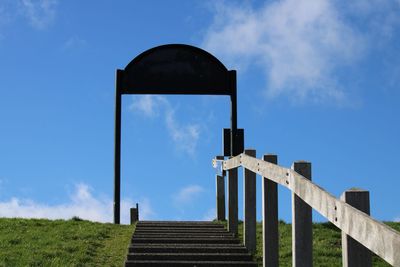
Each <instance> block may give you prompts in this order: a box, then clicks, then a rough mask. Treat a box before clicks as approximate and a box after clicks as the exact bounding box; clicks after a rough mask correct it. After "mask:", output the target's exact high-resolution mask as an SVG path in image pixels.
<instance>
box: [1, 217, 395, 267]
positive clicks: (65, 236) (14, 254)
mask: <svg viewBox="0 0 400 267" xmlns="http://www.w3.org/2000/svg"><path fill="white" fill-rule="evenodd" d="M387 224H388V225H389V226H391V227H392V228H394V229H395V230H397V231H400V223H387ZM133 231H134V227H133V226H129V225H113V224H103V223H94V222H88V221H80V220H68V221H64V220H55V221H50V220H38V219H6V218H0V266H1V267H3V266H7V267H8V266H12V267H14V266H122V265H123V262H124V260H125V257H126V253H127V247H128V245H129V242H130V238H131V236H132V232H133ZM279 232H280V233H279V234H280V244H279V246H280V251H279V255H280V266H291V264H292V252H291V241H292V237H291V224H286V223H284V222H280V224H279ZM242 233H243V224H242V223H240V224H239V236H240V237H242ZM261 233H262V224H261V223H257V252H256V254H255V259H256V260H257V262H258V263H259V264H260V265H261V264H262V236H261ZM313 242H314V245H313V255H314V266H321V267H323V266H342V252H341V234H340V231H339V229H337V228H336V227H335V226H334V225H333V224H331V223H315V224H314V225H313ZM373 266H389V265H388V264H387V263H385V262H384V261H383V260H381V259H379V258H378V257H376V256H374V262H373Z"/></svg>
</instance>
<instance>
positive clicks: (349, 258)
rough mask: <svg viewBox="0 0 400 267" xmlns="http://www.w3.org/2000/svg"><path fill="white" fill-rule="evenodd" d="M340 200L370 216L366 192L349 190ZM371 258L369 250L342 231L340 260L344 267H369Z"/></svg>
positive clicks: (367, 193)
mask: <svg viewBox="0 0 400 267" xmlns="http://www.w3.org/2000/svg"><path fill="white" fill-rule="evenodd" d="M341 200H343V201H345V202H346V203H348V204H349V205H351V206H353V207H355V208H356V209H358V210H360V211H362V212H365V213H366V214H368V215H369V214H370V209H369V192H368V191H365V190H360V189H350V190H347V191H345V192H344V193H343V194H342V196H341ZM371 256H372V255H371V252H370V251H369V249H367V248H366V247H364V246H363V245H362V244H360V243H359V242H357V241H356V240H354V239H353V238H352V237H351V236H348V235H347V234H346V233H345V232H343V231H342V260H343V266H344V267H371V266H372V258H371Z"/></svg>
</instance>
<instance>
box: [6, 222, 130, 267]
mask: <svg viewBox="0 0 400 267" xmlns="http://www.w3.org/2000/svg"><path fill="white" fill-rule="evenodd" d="M133 230H134V227H133V226H127V225H113V224H103V223H94V222H89V221H82V220H79V219H77V218H74V219H72V220H68V221H65V220H55V221H50V220H43V219H40V220H39V219H6V218H0V266H1V267H3V266H7V267H8V266H13V267H14V266H122V265H123V262H124V260H125V257H126V253H127V247H128V244H129V241H130V237H131V235H132V232H133Z"/></svg>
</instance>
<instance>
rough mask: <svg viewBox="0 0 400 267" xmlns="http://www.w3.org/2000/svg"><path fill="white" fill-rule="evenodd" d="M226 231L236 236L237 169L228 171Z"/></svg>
mask: <svg viewBox="0 0 400 267" xmlns="http://www.w3.org/2000/svg"><path fill="white" fill-rule="evenodd" d="M228 231H229V232H231V233H233V234H234V235H235V236H237V235H238V169H237V168H235V169H231V170H229V171H228Z"/></svg>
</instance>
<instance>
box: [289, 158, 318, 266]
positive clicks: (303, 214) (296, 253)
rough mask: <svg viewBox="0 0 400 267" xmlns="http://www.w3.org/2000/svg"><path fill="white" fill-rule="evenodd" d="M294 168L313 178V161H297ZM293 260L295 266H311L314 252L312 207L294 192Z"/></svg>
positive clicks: (308, 177)
mask: <svg viewBox="0 0 400 267" xmlns="http://www.w3.org/2000/svg"><path fill="white" fill-rule="evenodd" d="M292 169H293V170H294V171H296V172H297V173H299V174H301V175H302V176H304V177H305V178H307V179H309V180H311V163H310V162H305V161H297V162H295V163H293V165H292ZM292 254H293V256H292V260H293V264H292V266H293V267H311V266H312V264H313V254H312V209H311V207H310V206H309V205H308V204H307V203H305V202H304V201H303V200H302V199H301V198H299V197H298V196H297V195H296V194H295V193H292Z"/></svg>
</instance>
